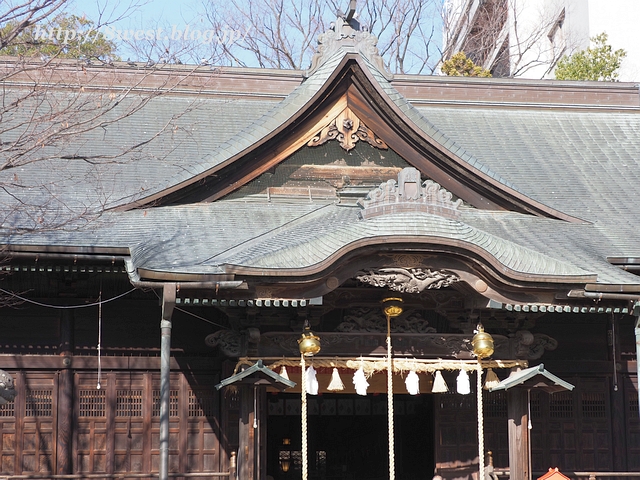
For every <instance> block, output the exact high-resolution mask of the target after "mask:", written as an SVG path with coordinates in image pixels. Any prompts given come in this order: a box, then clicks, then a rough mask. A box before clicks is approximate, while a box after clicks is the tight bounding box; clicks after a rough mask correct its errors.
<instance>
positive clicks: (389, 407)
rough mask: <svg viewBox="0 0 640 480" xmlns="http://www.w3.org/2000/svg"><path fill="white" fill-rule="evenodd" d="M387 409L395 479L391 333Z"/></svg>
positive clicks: (389, 339)
mask: <svg viewBox="0 0 640 480" xmlns="http://www.w3.org/2000/svg"><path fill="white" fill-rule="evenodd" d="M388 321H389V318H388V317H387V322H388ZM387 410H388V411H389V421H388V423H389V480H394V479H395V478H396V458H395V444H394V432H393V430H394V423H393V359H392V358H391V335H390V334H387Z"/></svg>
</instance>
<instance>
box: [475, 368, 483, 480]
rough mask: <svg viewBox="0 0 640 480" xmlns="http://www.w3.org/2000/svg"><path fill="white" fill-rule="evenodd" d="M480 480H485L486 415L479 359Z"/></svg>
mask: <svg viewBox="0 0 640 480" xmlns="http://www.w3.org/2000/svg"><path fill="white" fill-rule="evenodd" d="M477 390H478V392H477V394H478V472H479V473H478V479H479V480H484V413H483V405H482V362H481V361H480V360H479V359H478V384H477Z"/></svg>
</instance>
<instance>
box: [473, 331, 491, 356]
mask: <svg viewBox="0 0 640 480" xmlns="http://www.w3.org/2000/svg"><path fill="white" fill-rule="evenodd" d="M471 345H473V354H474V355H475V356H476V357H478V358H480V359H483V358H487V357H490V356H491V355H493V337H492V336H491V335H489V334H488V333H486V332H485V331H484V327H483V326H482V324H480V325H478V333H476V334H475V335H474V336H473V340H471Z"/></svg>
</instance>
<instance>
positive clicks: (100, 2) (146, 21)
mask: <svg viewBox="0 0 640 480" xmlns="http://www.w3.org/2000/svg"><path fill="white" fill-rule="evenodd" d="M201 6H202V2H201V1H198V0H192V1H189V0H186V1H176V0H124V1H122V0H120V1H114V0H75V1H74V2H73V3H72V7H71V9H70V10H71V11H72V12H73V13H76V14H78V15H81V14H86V16H87V17H88V18H90V19H92V20H96V19H98V18H99V17H100V14H101V13H102V15H103V17H104V18H105V20H106V21H113V20H117V19H118V18H119V17H120V16H124V18H122V19H121V20H118V21H117V22H116V23H117V24H118V26H119V27H121V28H144V27H147V26H149V25H153V24H155V23H157V22H163V23H164V22H169V23H177V24H185V25H186V24H187V23H190V22H193V21H194V19H195V18H196V16H197V10H198V9H200V8H201Z"/></svg>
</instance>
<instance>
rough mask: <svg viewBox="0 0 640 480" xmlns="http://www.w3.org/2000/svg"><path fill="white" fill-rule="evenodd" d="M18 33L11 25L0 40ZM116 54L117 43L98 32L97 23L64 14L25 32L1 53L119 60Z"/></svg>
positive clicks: (1, 33)
mask: <svg viewBox="0 0 640 480" xmlns="http://www.w3.org/2000/svg"><path fill="white" fill-rule="evenodd" d="M15 29H16V25H15V24H13V23H11V22H9V23H7V24H6V25H5V26H4V27H3V28H2V29H0V37H4V36H6V35H8V34H9V32H12V31H14V30H15ZM115 50H116V45H115V43H113V42H112V41H111V40H109V39H107V38H106V37H105V36H104V35H102V34H101V33H100V32H99V31H98V30H96V29H95V24H94V22H93V21H91V20H89V19H87V18H84V17H78V16H76V15H67V14H60V15H57V16H55V17H53V18H51V19H49V21H47V22H46V23H38V24H35V25H30V26H29V27H27V28H25V29H24V30H22V31H21V32H20V34H19V35H18V36H16V37H15V38H14V39H13V41H11V42H10V43H9V44H8V45H7V46H5V47H4V48H3V49H1V50H0V55H13V56H21V57H35V56H46V57H50V58H54V57H57V58H85V59H91V58H96V59H100V60H108V59H112V60H117V59H118V57H117V56H116V54H115Z"/></svg>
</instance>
